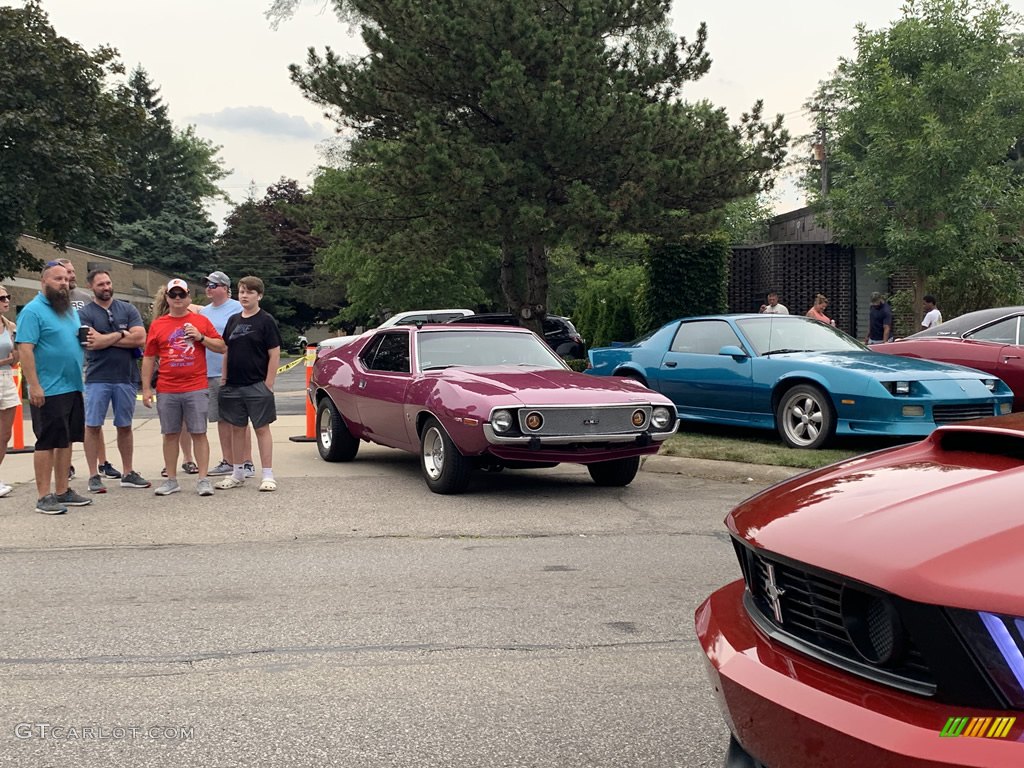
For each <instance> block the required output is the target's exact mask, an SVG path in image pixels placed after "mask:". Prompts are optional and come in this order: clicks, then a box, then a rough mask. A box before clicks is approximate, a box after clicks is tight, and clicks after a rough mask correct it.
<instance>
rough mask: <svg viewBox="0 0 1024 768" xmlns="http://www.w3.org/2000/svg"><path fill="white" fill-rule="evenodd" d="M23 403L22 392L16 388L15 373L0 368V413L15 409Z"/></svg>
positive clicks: (8, 369)
mask: <svg viewBox="0 0 1024 768" xmlns="http://www.w3.org/2000/svg"><path fill="white" fill-rule="evenodd" d="M20 402H21V392H19V391H18V388H17V387H16V386H14V371H12V370H11V369H10V368H0V411H6V410H7V409H8V408H14V407H15V406H16V405H18V403H20Z"/></svg>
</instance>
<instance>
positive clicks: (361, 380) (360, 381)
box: [358, 379, 366, 389]
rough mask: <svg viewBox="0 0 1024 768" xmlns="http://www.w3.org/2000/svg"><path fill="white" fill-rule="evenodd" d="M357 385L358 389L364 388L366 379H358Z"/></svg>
mask: <svg viewBox="0 0 1024 768" xmlns="http://www.w3.org/2000/svg"><path fill="white" fill-rule="evenodd" d="M358 386H359V388H360V389H366V379H360V380H359V385H358Z"/></svg>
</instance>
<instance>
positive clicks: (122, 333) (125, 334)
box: [119, 328, 128, 339]
mask: <svg viewBox="0 0 1024 768" xmlns="http://www.w3.org/2000/svg"><path fill="white" fill-rule="evenodd" d="M119 330H120V331H121V338H122V339H123V338H124V337H125V336H127V335H128V331H126V330H125V329H124V328H121V329H119Z"/></svg>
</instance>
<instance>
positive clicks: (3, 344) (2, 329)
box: [0, 325, 14, 371]
mask: <svg viewBox="0 0 1024 768" xmlns="http://www.w3.org/2000/svg"><path fill="white" fill-rule="evenodd" d="M13 351H14V339H12V338H11V333H10V331H8V330H7V326H6V325H0V360H3V359H5V358H8V357H10V356H11V352H13ZM10 369H11V364H10V363H7V365H0V370H3V371H9V370H10Z"/></svg>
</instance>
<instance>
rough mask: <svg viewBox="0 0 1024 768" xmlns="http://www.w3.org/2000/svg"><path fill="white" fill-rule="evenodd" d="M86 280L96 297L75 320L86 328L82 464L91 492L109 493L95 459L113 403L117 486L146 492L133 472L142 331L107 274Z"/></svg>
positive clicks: (136, 314) (101, 271) (134, 313)
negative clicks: (118, 467)
mask: <svg viewBox="0 0 1024 768" xmlns="http://www.w3.org/2000/svg"><path fill="white" fill-rule="evenodd" d="M86 282H87V283H88V284H89V287H90V288H91V289H92V292H93V297H94V298H93V300H92V301H90V302H89V303H88V304H86V305H85V306H84V307H82V309H80V310H79V311H78V317H79V319H80V320H81V323H82V325H88V326H89V327H90V331H89V337H88V341H87V342H86V345H85V350H86V351H85V359H86V367H85V460H86V462H87V463H88V464H89V491H90V492H91V493H106V492H107V488H106V486H104V485H103V478H102V477H101V476H100V473H99V470H98V469H97V460H98V456H99V449H100V446H102V445H103V420H104V419H105V418H106V415H107V408H109V407H110V405H111V404H113V406H114V427H115V428H116V429H117V450H118V451H119V452H120V454H121V465H122V467H123V468H124V476H123V477H122V478H121V487H122V488H149V485H150V484H149V482H147V481H146V480H145V479H144V478H143V477H142V476H141V475H140V474H139V473H138V472H136V471H135V470H134V469H132V458H133V453H134V449H135V445H134V435H133V432H132V416H134V414H135V396H136V395H137V394H138V391H139V383H141V382H140V380H139V367H138V365H136V363H135V352H136V350H138V349H140V348H141V347H142V345H143V344H145V343H146V328H145V326H144V325H143V324H142V315H140V314H139V310H137V309H136V308H135V307H133V306H132V305H131V304H129V303H128V302H127V301H120V300H119V299H115V298H114V284H113V282H112V281H111V279H110V273H109V272H107V271H106V270H105V269H94V270H92V271H91V272H90V273H89V276H88V278H86Z"/></svg>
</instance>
